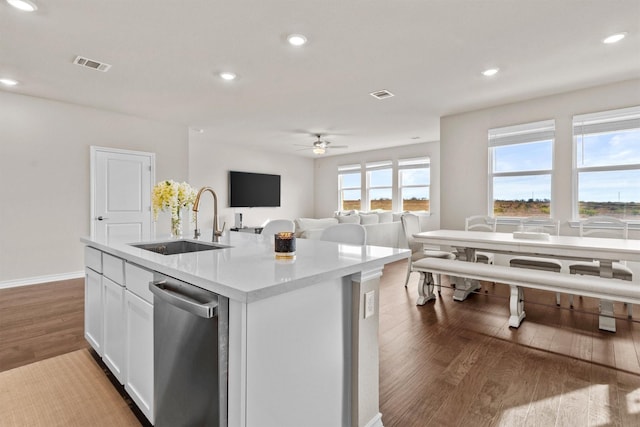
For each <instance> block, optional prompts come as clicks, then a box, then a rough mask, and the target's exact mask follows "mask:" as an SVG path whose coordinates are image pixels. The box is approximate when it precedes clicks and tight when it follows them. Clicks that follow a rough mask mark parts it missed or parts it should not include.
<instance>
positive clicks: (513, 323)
mask: <svg viewBox="0 0 640 427" xmlns="http://www.w3.org/2000/svg"><path fill="white" fill-rule="evenodd" d="M509 288H510V289H511V295H510V297H509V310H510V311H511V315H510V316H509V326H510V327H512V328H517V327H519V326H520V323H522V321H523V320H524V318H525V317H526V314H525V312H524V292H523V291H522V288H521V287H520V286H512V285H510V286H509Z"/></svg>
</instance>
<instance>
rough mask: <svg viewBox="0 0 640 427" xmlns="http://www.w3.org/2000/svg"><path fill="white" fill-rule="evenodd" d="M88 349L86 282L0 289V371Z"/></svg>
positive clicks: (69, 281) (78, 281) (63, 282)
mask: <svg viewBox="0 0 640 427" xmlns="http://www.w3.org/2000/svg"><path fill="white" fill-rule="evenodd" d="M87 347H88V344H87V342H86V341H85V339H84V279H73V280H64V281H60V282H54V283H46V284H40V285H31V286H20V287H15V288H8V289H0V372H1V371H6V370H9V369H12V368H16V367H18V366H22V365H27V364H29V363H33V362H37V361H38V360H43V359H47V358H49V357H53V356H58V355H61V354H65V353H69V352H72V351H75V350H79V349H81V348H87Z"/></svg>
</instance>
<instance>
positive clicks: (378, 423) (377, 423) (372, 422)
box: [365, 412, 384, 427]
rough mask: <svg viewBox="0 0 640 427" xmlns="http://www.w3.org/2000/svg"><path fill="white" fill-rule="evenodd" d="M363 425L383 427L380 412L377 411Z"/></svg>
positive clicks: (366, 426)
mask: <svg viewBox="0 0 640 427" xmlns="http://www.w3.org/2000/svg"><path fill="white" fill-rule="evenodd" d="M365 427H384V426H383V425H382V414H381V413H380V412H378V413H377V414H376V415H375V416H374V417H373V418H371V419H370V420H369V422H368V423H367V424H365Z"/></svg>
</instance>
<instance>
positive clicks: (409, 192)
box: [398, 157, 431, 212]
mask: <svg viewBox="0 0 640 427" xmlns="http://www.w3.org/2000/svg"><path fill="white" fill-rule="evenodd" d="M429 166H430V161H429V158H428V157H422V158H417V159H405V160H399V161H398V189H399V193H400V210H402V211H426V212H428V211H429V186H430V184H431V176H430V167H429Z"/></svg>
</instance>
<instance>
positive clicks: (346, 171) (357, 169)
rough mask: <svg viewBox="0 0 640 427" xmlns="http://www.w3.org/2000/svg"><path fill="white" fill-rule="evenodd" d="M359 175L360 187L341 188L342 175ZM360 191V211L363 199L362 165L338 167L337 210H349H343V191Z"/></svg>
mask: <svg viewBox="0 0 640 427" xmlns="http://www.w3.org/2000/svg"><path fill="white" fill-rule="evenodd" d="M356 173H357V174H358V175H360V185H359V186H358V187H343V186H342V184H343V182H342V175H352V174H356ZM355 190H359V191H360V209H357V210H361V209H362V204H363V197H362V165H360V164H359V163H355V164H348V165H341V166H338V210H339V211H344V210H350V209H344V191H355Z"/></svg>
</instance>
